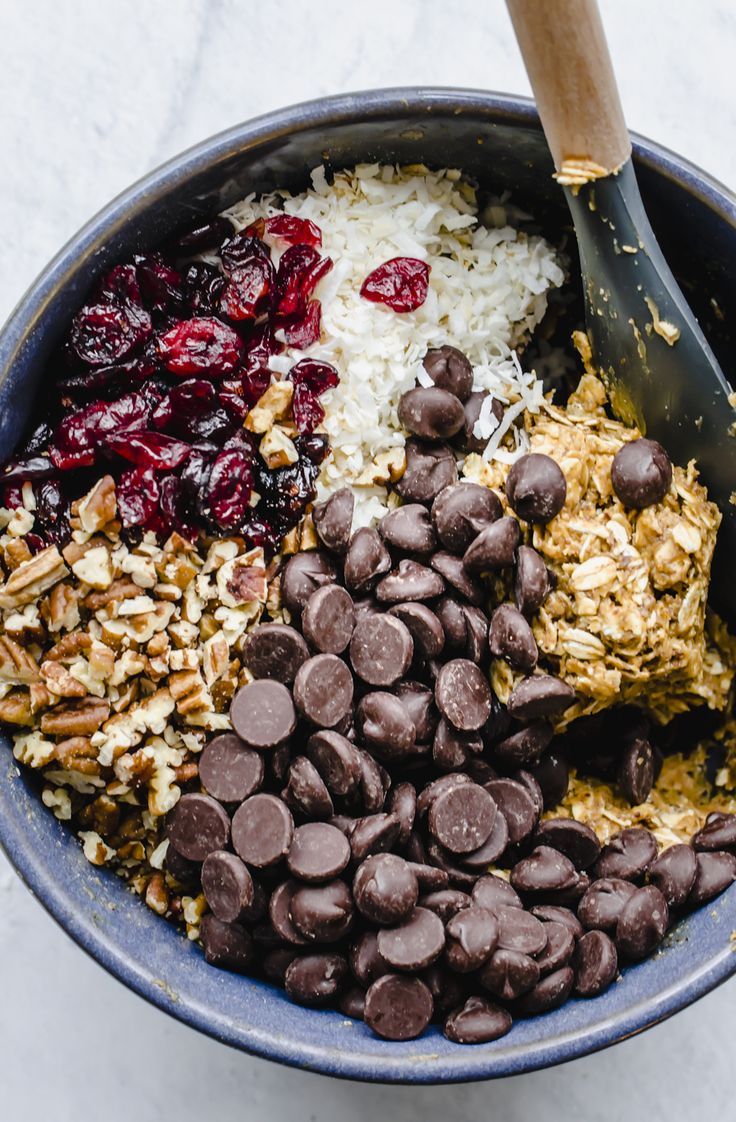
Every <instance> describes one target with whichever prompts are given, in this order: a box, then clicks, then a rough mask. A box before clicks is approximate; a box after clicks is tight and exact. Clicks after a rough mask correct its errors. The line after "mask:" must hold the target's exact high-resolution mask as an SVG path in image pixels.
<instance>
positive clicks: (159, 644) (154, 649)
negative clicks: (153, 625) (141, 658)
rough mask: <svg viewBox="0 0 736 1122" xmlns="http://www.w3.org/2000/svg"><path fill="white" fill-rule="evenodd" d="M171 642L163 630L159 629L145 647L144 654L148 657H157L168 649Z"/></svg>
mask: <svg viewBox="0 0 736 1122" xmlns="http://www.w3.org/2000/svg"><path fill="white" fill-rule="evenodd" d="M170 647H171V643H170V641H169V637H168V635H167V634H166V632H165V631H159V633H158V635H154V637H153V639H151V641H150V643H149V644H148V645H147V647H146V654H147V655H148V657H149V658H158V657H159V656H160V655H162V654H166V652H167V651H168V650H169V649H170Z"/></svg>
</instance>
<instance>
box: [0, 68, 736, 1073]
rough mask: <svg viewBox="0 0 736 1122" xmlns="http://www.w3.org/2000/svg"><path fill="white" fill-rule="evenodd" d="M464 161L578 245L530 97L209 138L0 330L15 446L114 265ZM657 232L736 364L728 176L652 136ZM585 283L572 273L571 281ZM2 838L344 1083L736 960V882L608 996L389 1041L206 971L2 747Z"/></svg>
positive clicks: (500, 1045) (585, 1019) (713, 334)
mask: <svg viewBox="0 0 736 1122" xmlns="http://www.w3.org/2000/svg"><path fill="white" fill-rule="evenodd" d="M373 161H376V162H379V161H380V162H401V163H420V162H424V163H427V164H430V165H432V166H435V167H440V166H455V167H459V168H462V169H463V170H464V171H465V172H466V173H468V174H470V175H472V176H474V177H476V178H477V179H478V181H479V183H480V184H481V186H482V187H483V188H484V189H487V190H489V191H491V192H493V193H495V194H502V193H503V192H505V191H509V192H510V193H511V195H512V198H513V201H514V203H515V204H517V205H518V206H520V207H521V208H522V209H524V210H527V211H529V212H530V213H532V214H533V215H534V218H535V220H536V222H537V223H538V224H539V226H540V227H541V228H542V229H543V231H544V233H545V234H546V236H547V237H548V238H550V239H551V240H552V241H555V242H561V241H566V242H567V250H568V252H570V253H571V260H572V261H573V269H574V254H573V252H572V250H571V247H570V245H569V240H570V239H569V219H568V213H567V209H566V206H565V203H564V199H563V198H562V196H561V192H560V191H559V189H558V188H557V186H556V185H555V183H554V181H553V180H552V178H551V173H552V170H553V169H552V164H551V161H550V157H549V154H548V152H547V149H546V146H545V143H544V139H543V136H542V133H541V131H540V128H539V124H538V121H537V118H536V115H535V113H534V110H533V108H532V107H531V105H529V104H528V103H524V102H519V101H515V100H512V99H509V98H503V97H496V96H493V95H486V94H481V93H473V92H462V91H457V92H455V91H452V92H451V91H442V90H439V91H411V90H403V91H393V92H392V91H388V92H380V91H379V92H374V93H370V94H362V95H354V96H345V97H340V98H335V99H328V100H326V101H322V102H316V103H311V104H308V105H306V106H298V107H296V108H295V109H292V110H284V111H282V112H280V113H275V114H272V115H270V116H269V117H266V118H260V119H259V120H257V121H255V122H251V123H249V124H245V125H243V126H240V127H238V128H236V129H234V130H231V131H230V132H228V133H226V134H223V135H221V136H219V137H216V138H215V139H214V140H211V141H208V142H205V144H203V145H201V146H200V147H199V148H196V149H193V150H192V151H190V152H188V153H185V154H184V155H183V156H181V157H179V158H177V159H176V160H174V161H173V162H172V163H170V164H169V165H167V166H165V167H164V168H163V169H160V170H159V171H157V172H154V173H153V174H152V175H151V176H149V177H148V178H147V179H146V180H144V181H142V182H141V183H139V184H137V185H136V186H135V187H133V188H132V189H131V190H130V191H129V192H127V193H126V194H125V195H123V196H121V197H120V198H119V199H117V200H115V201H114V202H113V203H112V204H110V206H109V207H108V208H107V209H106V210H105V211H103V212H102V213H101V214H100V215H98V216H97V217H96V218H95V219H93V220H92V222H91V223H90V224H89V225H88V226H87V227H85V229H84V230H82V231H81V232H80V234H79V235H78V236H77V237H76V238H75V239H73V241H72V242H71V243H69V245H68V246H67V247H66V248H65V249H64V250H62V252H61V253H60V254H59V256H58V257H57V258H56V259H55V261H54V262H52V264H51V265H50V266H49V268H48V269H47V270H46V272H45V273H44V274H43V275H42V277H41V278H40V279H39V281H38V282H37V283H36V285H35V286H34V287H33V288H32V289H31V290H30V292H29V293H28V294H27V295H26V297H25V298H24V300H23V301H22V302H21V304H20V305H19V308H18V309H17V310H16V312H15V313H14V316H13V317H12V318H11V320H10V321H9V323H8V325H7V326H6V328H5V331H4V333H3V335H2V337H1V338H0V365H1V368H2V371H3V373H2V380H1V381H0V454H2V455H3V456H4V455H7V454H8V452H10V451H11V450H12V447H13V444H14V443H15V441H16V440H17V439H18V437H19V435H20V432H21V429H22V426H23V423H24V422H25V420H26V418H27V416H28V413H29V411H30V409H31V408H32V405H33V402H34V400H35V398H36V395H37V394H38V393H39V392H42V380H43V376H44V364H45V360H46V359H47V357H48V355H49V353H50V352H51V351H52V350H53V347H54V345H55V344H56V342H57V341H58V339H59V338H60V336H61V335H62V333H63V332H64V330H65V328H66V326H67V324H68V321H69V318H70V316H71V315H72V314H73V312H74V310H75V309H76V308H77V307H78V306H79V304H80V303H81V301H82V300H83V298H84V295H85V292H86V290H87V288H88V287H89V285H90V283H91V281H92V279H93V278H94V277H95V276H96V275H97V274H99V273H100V272H101V271H103V270H104V269H105V268H106V267H108V266H109V265H110V264H111V263H113V262H115V261H117V260H120V259H122V258H125V257H126V255H129V254H130V253H132V252H134V251H139V250H141V249H142V248H144V247H148V246H152V245H155V244H156V243H157V242H158V241H160V240H161V239H163V238H164V237H165V236H166V235H167V234H168V233H170V232H171V231H172V230H174V229H176V228H178V227H181V226H183V225H185V224H187V223H191V222H192V221H193V220H194V219H195V218H196V216H197V215H203V214H211V213H212V212H215V211H217V210H220V209H222V208H223V207H225V206H227V205H229V204H230V203H232V202H234V201H235V200H236V199H239V198H241V197H242V196H244V195H246V194H248V193H250V192H261V191H264V190H270V189H273V188H275V187H284V186H286V187H289V188H292V189H295V190H299V189H301V188H303V187H304V186H305V185H306V184H307V183H308V178H309V171H310V169H311V168H313V167H314V166H316V165H317V164H319V163H321V162H325V163H326V164H327V166H328V168H335V169H338V168H341V167H348V166H350V165H352V164H354V163H356V162H373ZM636 161H637V165H638V171H639V175H640V179H641V185H642V193H643V195H644V199H645V203H646V205H647V209H648V211H649V214H650V217H651V219H652V223H653V225H654V227H655V231H656V233H657V235H658V236H659V238H660V240H661V243H662V246H663V249H664V251H665V254H666V255H667V256H668V258H669V260H670V262H671V263H672V265H673V268H674V270H675V272H676V274H677V275H678V279H679V280H680V282H681V284H682V285H683V287H684V288H685V291H686V293H687V295H688V297H689V298H690V300H691V301H692V304H693V306H694V309H695V311H696V314H697V315H698V316H699V318H700V320H701V323H702V326H703V328H704V330H705V332H706V334H707V335H708V337H709V339H710V341H711V343H712V344H713V346H714V349H715V350H716V352H717V354H718V357H719V359H720V361H721V363H722V364H723V367H724V369H725V370H726V371H727V372H728V371H729V370H731V369H734V368H735V367H736V353H735V352H736V343H735V339H734V334H733V328H732V326H731V324H730V322H729V321H728V320H727V319H726V318H725V316H724V314H723V313H724V312H726V311H728V310H729V309H731V308H732V307H733V306H734V303H735V298H736V269H735V268H734V262H736V207H735V206H734V202H733V200H732V199H729V197H728V196H727V195H726V194H725V192H724V191H723V189H721V188H719V187H718V185H716V184H713V183H711V182H710V181H709V180H708V179H707V177H705V176H703V175H702V173H700V172H698V171H697V170H695V169H692V168H690V167H689V166H688V165H686V164H684V163H683V162H682V161H681V160H679V158H677V157H674V156H671V155H670V154H668V153H665V152H663V151H662V150H660V149H657V148H656V147H655V146H652V145H650V144H648V143H646V142H640V143H638V144H637V146H636ZM571 284H575V281H574V279H573V280H572V281H571ZM4 759H5V766H4V769H3V772H4V775H5V777H6V779H5V782H3V783H2V784H1V785H0V840H1V841H2V844H3V846H4V848H5V850H6V852H7V853H8V855H9V857H10V859H11V861H12V862H13V863H14V864H15V866H16V868H17V869H18V871H19V872H20V874H21V875H22V876H23V878H24V879H25V881H26V882H27V884H28V885H29V887H30V888H31V889H32V891H33V892H34V893H35V894H36V896H37V897H38V898H39V900H40V901H41V902H42V903H43V904H44V906H45V907H46V908H47V909H48V910H49V911H50V913H51V914H52V915H53V916H54V917H55V918H56V919H57V920H58V921H59V922H60V923H61V925H62V926H63V927H64V928H65V929H66V930H67V931H68V933H69V934H70V935H72V937H73V938H75V939H76V940H77V942H78V943H79V944H80V945H81V946H82V947H84V949H86V950H87V951H88V952H89V953H90V954H92V955H93V956H94V957H95V958H96V959H97V960H98V961H99V962H100V963H101V964H102V965H103V966H105V967H106V968H107V969H108V970H110V971H111V972H112V973H113V974H115V975H116V976H117V977H119V978H120V979H121V980H122V981H124V982H125V983H126V984H128V985H130V986H131V987H132V988H134V989H135V990H137V991H138V992H139V993H140V994H142V995H143V996H144V997H146V998H148V999H149V1000H151V1001H153V1002H154V1003H155V1004H157V1005H158V1006H159V1007H161V1008H162V1009H164V1010H166V1011H167V1012H169V1013H171V1014H172V1015H174V1016H176V1017H178V1018H180V1019H181V1020H183V1021H185V1022H187V1023H189V1024H191V1025H193V1026H194V1027H196V1028H198V1029H201V1030H202V1031H205V1032H208V1033H209V1034H211V1035H212V1036H214V1037H215V1038H217V1039H220V1040H223V1041H225V1042H227V1043H229V1044H232V1045H235V1046H237V1047H241V1048H244V1049H246V1050H248V1051H252V1052H255V1053H257V1054H260V1055H263V1056H266V1057H270V1058H272V1059H276V1060H281V1061H284V1062H287V1063H291V1064H294V1065H296V1066H300V1067H307V1068H311V1069H314V1070H318V1071H322V1072H327V1073H330V1074H334V1075H342V1076H347V1077H354V1078H361V1079H373V1080H389V1081H406V1082H432V1081H449V1080H472V1079H480V1078H488V1077H490V1076H494V1075H502V1074H510V1073H514V1072H520V1071H525V1070H529V1069H532V1068H535V1067H540V1066H545V1065H548V1064H551V1063H555V1062H560V1061H562V1060H565V1059H569V1058H572V1057H574V1056H577V1055H580V1054H582V1053H584V1052H587V1051H591V1050H593V1049H595V1048H598V1047H602V1046H604V1045H606V1044H610V1043H613V1042H614V1041H615V1040H618V1039H621V1038H622V1037H623V1036H626V1035H629V1034H631V1033H632V1032H635V1031H638V1030H640V1029H642V1028H644V1027H646V1026H648V1025H650V1024H652V1023H654V1022H656V1021H657V1020H660V1019H662V1018H663V1017H665V1016H667V1015H669V1014H670V1013H672V1012H675V1011H676V1010H677V1009H679V1008H681V1007H682V1006H684V1005H686V1004H688V1003H689V1002H690V1001H692V1000H694V999H695V998H696V997H698V996H699V995H700V994H702V993H704V992H706V991H707V990H708V989H709V988H711V987H712V986H714V985H716V984H717V983H718V982H719V981H721V980H723V978H725V977H726V976H728V975H729V974H730V973H732V972H733V970H734V969H736V958H734V956H733V952H732V944H730V943H729V935H730V933H731V931H732V930H733V928H734V926H736V922H735V919H736V914H735V913H736V888H734V889H732V890H731V891H730V892H729V893H727V894H726V895H725V896H724V897H722V898H721V899H719V900H718V901H716V903H715V905H710V906H709V907H708V908H706V909H704V910H703V911H702V912H701V913H699V914H695V915H693V916H692V917H690V918H689V919H687V920H686V921H684V922H683V923H682V924H680V925H679V926H678V928H676V929H675V930H674V932H673V933H672V934H671V935H670V936H669V937H668V939H667V941H666V943H665V946H664V949H663V950H662V952H661V953H660V954H659V955H658V957H657V958H656V959H654V960H651V961H648V962H645V963H643V964H641V965H640V966H637V967H635V968H632V969H630V970H627V971H626V973H625V975H624V978H623V981H622V982H620V983H619V984H618V985H616V986H613V987H612V988H611V990H610V991H609V992H608V993H607V994H606V995H605V996H603V997H602V998H599V999H596V1000H594V1001H589V1002H584V1001H579V1000H578V1001H573V1002H571V1003H570V1004H568V1005H565V1006H564V1008H562V1009H561V1010H559V1011H557V1012H553V1013H549V1014H546V1015H545V1016H543V1017H539V1018H532V1019H530V1020H528V1021H521V1022H518V1023H517V1024H516V1025H515V1026H514V1029H513V1031H512V1032H511V1034H510V1035H509V1036H508V1037H505V1038H504V1039H502V1040H499V1041H497V1042H496V1043H494V1044H491V1045H485V1046H479V1047H475V1048H467V1047H466V1048H462V1047H459V1046H457V1045H453V1044H451V1043H450V1042H449V1041H447V1040H446V1039H445V1038H444V1037H443V1036H442V1034H441V1033H440V1032H439V1031H437V1030H436V1029H433V1030H432V1031H431V1033H428V1034H427V1035H425V1036H424V1037H423V1038H422V1039H420V1040H418V1041H412V1042H409V1043H406V1044H396V1043H386V1042H384V1041H381V1040H379V1039H377V1038H375V1037H373V1036H372V1035H371V1034H370V1033H369V1032H368V1030H367V1029H365V1027H364V1026H363V1025H362V1024H360V1023H357V1022H355V1023H353V1022H350V1021H348V1020H346V1018H344V1017H343V1016H342V1015H341V1014H339V1013H332V1012H314V1011H311V1010H308V1009H304V1008H300V1007H297V1006H294V1005H292V1004H291V1003H290V1002H289V1001H288V1000H287V999H286V997H285V996H284V994H283V993H282V992H281V991H279V990H276V989H274V988H273V987H271V986H268V985H266V984H265V983H262V982H256V981H253V980H250V979H248V978H243V977H239V976H235V975H231V974H227V973H224V972H222V971H217V970H214V969H212V968H211V967H208V966H207V965H206V964H205V963H204V960H203V958H202V956H201V953H200V951H199V950H198V948H197V947H195V946H194V945H193V944H191V943H188V942H187V941H186V940H185V939H184V938H182V936H181V935H180V934H179V933H178V932H176V931H175V930H174V929H173V928H171V927H169V926H168V925H167V924H165V923H162V922H161V920H160V919H159V918H158V917H157V916H155V915H154V914H153V913H152V912H150V911H149V910H148V909H147V908H146V907H145V906H143V904H142V903H141V902H140V901H139V900H138V899H136V898H134V897H132V896H131V895H130V894H129V893H128V892H126V891H125V890H124V888H123V886H122V884H121V882H120V881H119V880H118V879H117V878H116V877H115V876H113V875H112V874H109V873H106V872H103V871H100V870H97V869H95V868H93V867H92V866H90V865H89V864H88V863H87V862H86V860H85V858H84V856H83V854H82V852H81V849H80V848H79V846H78V844H77V842H76V841H75V839H74V838H73V836H72V835H71V833H70V832H69V831H67V830H66V829H64V827H62V826H61V825H60V824H59V823H58V822H57V821H56V820H55V819H54V818H53V817H52V816H51V814H50V813H49V812H48V811H47V810H46V809H45V807H43V806H42V804H41V802H40V800H39V799H38V796H37V792H35V791H34V789H33V784H32V782H30V781H29V780H28V778H27V776H26V775H25V774H21V773H20V772H19V770H18V769H17V768H16V767H15V765H14V763H13V762H12V758H11V756H10V753H9V752H6V754H5V755H4Z"/></svg>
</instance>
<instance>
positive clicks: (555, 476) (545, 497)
mask: <svg viewBox="0 0 736 1122" xmlns="http://www.w3.org/2000/svg"><path fill="white" fill-rule="evenodd" d="M506 497H507V499H508V500H509V503H510V505H511V507H512V509H513V510H514V512H515V513H516V514H518V516H519V518H522V519H523V520H524V521H525V522H533V523H535V524H538V525H545V524H546V523H547V522H549V521H551V519H553V518H554V517H555V515H556V514H559V513H560V511H561V510H562V508H563V506H564V505H565V499H566V497H567V484H566V482H565V476H564V475H563V474H562V471H561V470H560V468H559V466H558V465H557V464H556V463H555V461H554V460H553V459H552V458H551V457H550V456H545V455H543V454H541V453H539V452H530V453H528V454H527V455H526V456H521V457H520V458H519V459H518V460H517V461H516V462H515V463H514V464H512V466H511V469H510V471H509V474H508V475H507V476H506Z"/></svg>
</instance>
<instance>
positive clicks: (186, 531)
mask: <svg viewBox="0 0 736 1122" xmlns="http://www.w3.org/2000/svg"><path fill="white" fill-rule="evenodd" d="M159 486H160V497H159V509H160V511H161V517H162V518H163V520H164V522H165V524H166V527H167V529H171V530H176V531H177V533H179V534H181V536H182V537H184V538H187V539H188V540H189V541H195V540H196V537H197V528H196V526H195V524H194V522H193V521H190V519H189V517H188V513H187V503H186V495H185V492H184V488H183V485H182V481H181V479H180V478H179V477H178V476H176V475H167V476H164V478H163V479H162V480H161V481H160V484H159Z"/></svg>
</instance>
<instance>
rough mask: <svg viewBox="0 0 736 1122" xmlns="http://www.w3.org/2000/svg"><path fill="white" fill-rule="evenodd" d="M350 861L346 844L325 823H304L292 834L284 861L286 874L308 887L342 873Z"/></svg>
mask: <svg viewBox="0 0 736 1122" xmlns="http://www.w3.org/2000/svg"><path fill="white" fill-rule="evenodd" d="M349 860H350V843H349V842H348V839H347V838H346V837H345V835H344V834H343V833H341V832H340V830H338V829H337V828H336V827H335V826H330V825H329V824H328V823H327V822H306V823H305V824H304V825H303V826H298V827H297V829H296V830H295V831H294V837H293V838H292V841H291V846H290V848H289V852H288V854H287V857H286V864H287V865H288V866H289V872H290V873H291V874H292V876H295V877H296V878H297V880H303V881H306V882H307V883H308V884H322V883H323V882H324V881H328V880H332V879H333V877H337V876H339V875H340V873H341V872H342V871H343V869H344V868H345V866H346V865H347V863H348V861H349Z"/></svg>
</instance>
